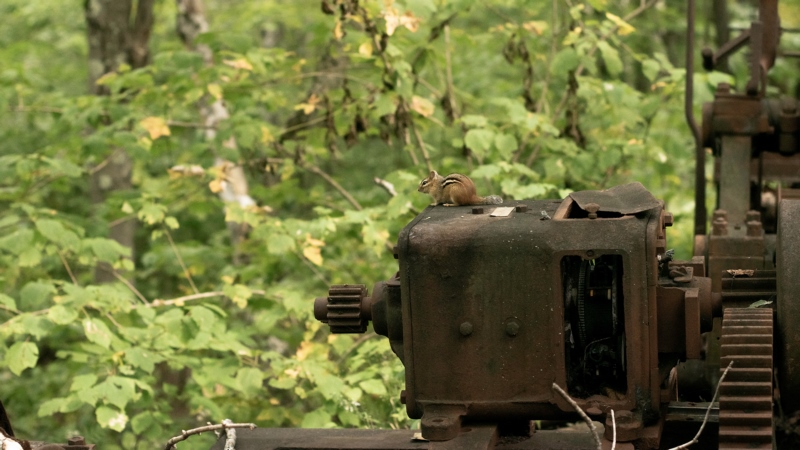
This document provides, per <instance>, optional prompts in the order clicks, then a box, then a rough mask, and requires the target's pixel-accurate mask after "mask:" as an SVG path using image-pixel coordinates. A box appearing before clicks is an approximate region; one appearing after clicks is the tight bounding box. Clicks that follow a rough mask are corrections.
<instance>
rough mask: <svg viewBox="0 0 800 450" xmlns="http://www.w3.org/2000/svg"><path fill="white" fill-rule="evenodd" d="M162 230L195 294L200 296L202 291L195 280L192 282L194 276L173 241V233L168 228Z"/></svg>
mask: <svg viewBox="0 0 800 450" xmlns="http://www.w3.org/2000/svg"><path fill="white" fill-rule="evenodd" d="M162 228H163V230H164V234H165V235H166V236H167V240H168V241H169V246H170V247H172V252H173V253H175V256H176V257H177V258H178V263H179V264H180V265H181V268H182V269H183V274H184V275H185V276H186V279H187V280H189V284H190V285H191V286H192V290H193V291H194V293H195V294H199V293H200V291H199V290H197V286H195V284H194V280H192V274H191V273H189V269H188V268H187V267H186V264H185V263H184V262H183V258H182V257H181V253H180V252H179V251H178V247H176V246H175V241H173V240H172V233H170V232H169V229H168V228H167V227H166V226H165V227H162Z"/></svg>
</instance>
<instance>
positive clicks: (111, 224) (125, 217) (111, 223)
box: [108, 214, 136, 228]
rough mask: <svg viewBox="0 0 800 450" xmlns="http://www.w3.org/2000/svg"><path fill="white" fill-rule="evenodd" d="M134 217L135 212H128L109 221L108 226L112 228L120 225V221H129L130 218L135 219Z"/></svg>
mask: <svg viewBox="0 0 800 450" xmlns="http://www.w3.org/2000/svg"><path fill="white" fill-rule="evenodd" d="M135 218H136V214H128V215H127V216H123V217H120V218H119V219H116V220H112V221H111V222H108V228H114V227H115V226H117V225H120V224H122V223H125V222H127V221H129V220H131V219H135Z"/></svg>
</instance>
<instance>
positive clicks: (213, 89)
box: [208, 83, 222, 100]
mask: <svg viewBox="0 0 800 450" xmlns="http://www.w3.org/2000/svg"><path fill="white" fill-rule="evenodd" d="M208 93H209V94H211V96H212V97H214V98H215V99H217V100H222V87H220V85H218V84H216V83H211V84H209V85H208Z"/></svg>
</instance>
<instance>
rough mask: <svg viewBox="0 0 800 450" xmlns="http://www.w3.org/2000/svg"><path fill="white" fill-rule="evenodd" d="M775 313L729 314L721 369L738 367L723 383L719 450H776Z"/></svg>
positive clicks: (738, 310)
mask: <svg viewBox="0 0 800 450" xmlns="http://www.w3.org/2000/svg"><path fill="white" fill-rule="evenodd" d="M772 315H773V311H772V310H771V309H766V308H764V309H758V308H726V309H725V312H724V315H723V319H722V336H721V338H720V352H721V357H720V368H721V370H723V371H724V369H725V368H726V367H727V366H728V364H729V363H730V362H731V361H733V366H732V367H731V369H730V370H729V371H728V374H727V375H726V376H725V379H724V380H723V381H722V383H720V387H719V389H720V398H719V448H720V450H723V449H740V448H751V449H752V448H757V449H771V448H772V440H773V419H772V367H773V366H772V339H773V331H772V323H773V317H772Z"/></svg>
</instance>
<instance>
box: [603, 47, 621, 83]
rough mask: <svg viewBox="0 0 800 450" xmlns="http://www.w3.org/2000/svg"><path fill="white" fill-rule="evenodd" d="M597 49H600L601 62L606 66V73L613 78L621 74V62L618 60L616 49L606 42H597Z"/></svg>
mask: <svg viewBox="0 0 800 450" xmlns="http://www.w3.org/2000/svg"><path fill="white" fill-rule="evenodd" d="M597 48H599V49H600V53H601V54H602V55H603V62H605V64H606V69H607V70H608V73H610V74H611V75H612V76H615V77H616V76H618V75H619V74H620V73H622V60H621V59H619V52H617V49H615V48H614V47H612V46H610V45H609V44H608V42H606V41H600V42H598V43H597Z"/></svg>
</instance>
